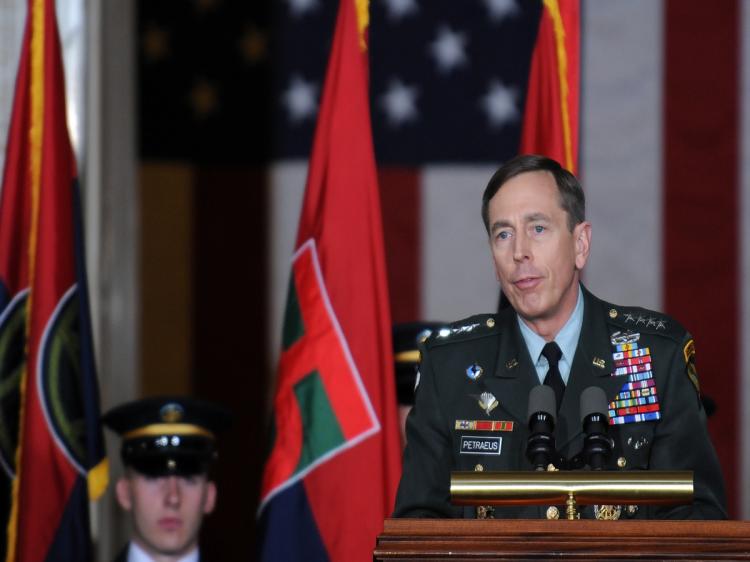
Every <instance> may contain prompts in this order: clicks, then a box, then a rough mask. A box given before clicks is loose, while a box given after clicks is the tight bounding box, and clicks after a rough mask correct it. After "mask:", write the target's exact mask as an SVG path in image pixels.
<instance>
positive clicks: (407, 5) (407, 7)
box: [383, 0, 419, 21]
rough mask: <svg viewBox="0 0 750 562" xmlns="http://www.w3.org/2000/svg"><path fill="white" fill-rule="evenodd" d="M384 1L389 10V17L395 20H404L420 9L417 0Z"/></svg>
mask: <svg viewBox="0 0 750 562" xmlns="http://www.w3.org/2000/svg"><path fill="white" fill-rule="evenodd" d="M383 2H384V3H385V7H386V10H387V11H388V17H389V18H390V19H391V20H393V21H399V20H402V19H404V18H405V17H406V16H409V15H412V14H416V13H417V12H418V11H419V7H418V6H417V3H416V1H415V0H383Z"/></svg>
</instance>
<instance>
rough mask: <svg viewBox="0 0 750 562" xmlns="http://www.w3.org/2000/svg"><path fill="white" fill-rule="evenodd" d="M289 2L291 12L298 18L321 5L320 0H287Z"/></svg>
mask: <svg viewBox="0 0 750 562" xmlns="http://www.w3.org/2000/svg"><path fill="white" fill-rule="evenodd" d="M287 3H288V4H289V12H290V13H291V14H292V15H293V16H294V17H296V18H300V17H302V16H304V15H305V14H307V13H308V12H312V11H314V10H317V9H318V8H319V7H320V5H319V4H318V0H287Z"/></svg>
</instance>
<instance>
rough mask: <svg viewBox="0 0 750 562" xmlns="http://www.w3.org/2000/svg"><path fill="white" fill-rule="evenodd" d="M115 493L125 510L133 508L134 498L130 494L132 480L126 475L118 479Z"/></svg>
mask: <svg viewBox="0 0 750 562" xmlns="http://www.w3.org/2000/svg"><path fill="white" fill-rule="evenodd" d="M115 495H116V496H117V503H119V504H120V507H121V508H123V509H124V510H125V511H130V510H131V509H133V498H132V497H131V495H130V480H128V479H127V478H125V477H124V476H123V477H121V478H120V479H118V480H117V485H116V486H115Z"/></svg>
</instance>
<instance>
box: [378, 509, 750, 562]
mask: <svg viewBox="0 0 750 562" xmlns="http://www.w3.org/2000/svg"><path fill="white" fill-rule="evenodd" d="M373 560H376V561H380V560H399V561H402V562H403V561H408V560H419V561H422V562H424V561H425V560H452V561H457V560H464V561H468V560H472V561H476V560H526V561H528V560H575V561H576V562H588V561H595V560H596V561H600V560H682V561H687V560H711V561H715V560H750V521H656V520H642V521H635V520H629V521H596V520H578V521H566V520H559V521H543V520H519V519H513V520H511V519H484V520H472V519H386V520H385V523H384V529H383V533H382V534H381V535H380V536H379V537H378V539H377V544H376V547H375V551H374V554H373Z"/></svg>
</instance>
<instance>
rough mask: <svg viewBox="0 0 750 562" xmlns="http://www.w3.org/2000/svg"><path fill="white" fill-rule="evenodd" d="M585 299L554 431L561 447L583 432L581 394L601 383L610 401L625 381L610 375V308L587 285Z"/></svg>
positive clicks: (584, 289)
mask: <svg viewBox="0 0 750 562" xmlns="http://www.w3.org/2000/svg"><path fill="white" fill-rule="evenodd" d="M583 298H584V301H583V302H584V309H583V326H582V327H581V335H580V338H579V339H578V346H577V348H576V353H575V357H574V358H573V365H572V368H571V370H570V378H569V379H568V385H567V387H566V389H565V395H564V397H563V401H562V404H561V405H560V412H559V413H558V423H557V428H556V430H555V437H556V441H557V446H558V448H559V449H560V450H562V449H564V448H565V447H566V446H567V445H568V444H569V443H570V442H571V441H572V440H573V439H575V438H576V437H578V435H579V434H581V433H582V432H583V426H582V423H581V412H580V397H581V393H582V392H583V391H584V390H585V389H586V388H588V387H589V386H598V387H600V388H601V389H602V390H604V394H605V395H606V397H607V400H608V401H609V400H611V399H612V398H613V397H614V395H615V394H616V393H617V392H618V391H619V390H620V387H621V386H622V380H618V378H617V377H613V376H611V373H612V371H613V370H614V367H613V361H612V347H611V344H610V341H609V339H610V333H609V328H608V326H607V322H606V318H607V314H609V311H608V310H604V306H603V304H602V301H600V300H599V299H597V298H596V297H595V296H593V295H592V294H591V293H589V292H588V291H587V290H586V288H585V287H584V288H583Z"/></svg>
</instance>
